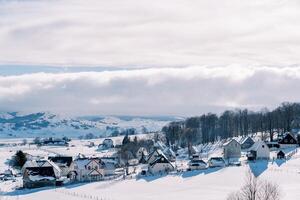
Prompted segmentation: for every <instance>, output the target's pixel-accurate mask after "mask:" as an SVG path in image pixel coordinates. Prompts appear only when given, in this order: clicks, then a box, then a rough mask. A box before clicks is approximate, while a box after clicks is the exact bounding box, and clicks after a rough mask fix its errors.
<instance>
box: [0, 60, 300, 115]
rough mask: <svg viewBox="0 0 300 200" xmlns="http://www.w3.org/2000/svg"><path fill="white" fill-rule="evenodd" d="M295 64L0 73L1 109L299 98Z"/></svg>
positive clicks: (181, 109)
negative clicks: (7, 74)
mask: <svg viewBox="0 0 300 200" xmlns="http://www.w3.org/2000/svg"><path fill="white" fill-rule="evenodd" d="M299 82H300V67H297V66H294V67H284V68H274V67H265V66H254V67H253V66H252V67H250V66H248V67H243V68H242V67H240V66H236V65H229V66H225V67H207V66H191V67H186V68H162V69H161V68H160V69H158V68H149V69H134V70H116V71H104V72H78V73H57V74H54V73H33V74H25V75H17V76H0V110H10V111H15V110H17V111H29V112H32V111H41V110H44V111H54V112H60V113H66V114H131V115H134V114H137V115H140V114H141V115H142V114H147V115H156V114H174V115H195V114H201V113H204V112H220V111H223V109H226V108H231V107H248V108H251V109H260V108H261V107H263V106H269V107H273V106H276V105H278V104H279V103H281V102H283V101H298V100H299V99H300V94H299V93H298V92H297V91H299V89H300V84H299Z"/></svg>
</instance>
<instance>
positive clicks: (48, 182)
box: [23, 178, 56, 188]
mask: <svg viewBox="0 0 300 200" xmlns="http://www.w3.org/2000/svg"><path fill="white" fill-rule="evenodd" d="M55 182H56V180H43V181H30V180H29V179H26V178H25V179H23V187H24V188H39V187H47V186H55Z"/></svg>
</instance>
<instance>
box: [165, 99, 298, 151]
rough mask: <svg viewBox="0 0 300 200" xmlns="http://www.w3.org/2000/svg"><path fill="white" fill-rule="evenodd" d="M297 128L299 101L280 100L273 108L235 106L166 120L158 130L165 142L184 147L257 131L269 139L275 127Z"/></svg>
mask: <svg viewBox="0 0 300 200" xmlns="http://www.w3.org/2000/svg"><path fill="white" fill-rule="evenodd" d="M299 128H300V103H290V102H284V103H282V104H281V105H280V106H278V107H277V108H275V109H273V110H269V109H267V108H263V109H261V110H260V111H250V110H248V109H235V110H226V111H224V112H223V113H222V114H220V115H217V114H214V113H207V114H203V115H201V116H195V117H189V118H186V119H185V120H184V121H176V122H171V123H169V124H168V125H167V126H165V127H163V129H162V132H163V133H164V134H165V137H166V140H167V143H168V144H169V145H175V146H181V147H186V146H188V145H194V144H200V143H207V142H214V141H217V140H220V139H226V138H230V137H236V136H245V135H249V134H253V133H257V132H261V133H262V135H263V136H264V137H268V138H270V140H271V141H273V139H274V132H275V131H276V132H278V133H284V132H290V131H292V130H297V129H299Z"/></svg>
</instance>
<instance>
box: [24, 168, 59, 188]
mask: <svg viewBox="0 0 300 200" xmlns="http://www.w3.org/2000/svg"><path fill="white" fill-rule="evenodd" d="M55 185H56V176H55V173H54V170H53V167H27V168H26V169H25V171H24V173H23V187H24V188H38V187H46V186H55Z"/></svg>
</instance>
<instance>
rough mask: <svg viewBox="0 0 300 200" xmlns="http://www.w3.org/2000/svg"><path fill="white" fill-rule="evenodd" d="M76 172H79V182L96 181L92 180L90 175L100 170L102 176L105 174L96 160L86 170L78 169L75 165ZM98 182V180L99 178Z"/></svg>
mask: <svg viewBox="0 0 300 200" xmlns="http://www.w3.org/2000/svg"><path fill="white" fill-rule="evenodd" d="M74 170H75V171H76V172H77V177H76V178H77V180H78V181H92V180H94V178H92V177H91V176H90V173H91V172H92V171H93V170H98V171H99V172H100V173H101V174H103V170H102V169H101V168H100V165H99V163H98V162H96V161H95V160H93V161H91V162H89V163H88V164H87V165H86V166H85V167H84V168H78V167H77V166H76V165H75V167H74ZM101 176H102V175H101ZM100 178H101V177H100ZM100 178H99V179H100ZM96 180H98V178H97V179H96Z"/></svg>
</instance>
